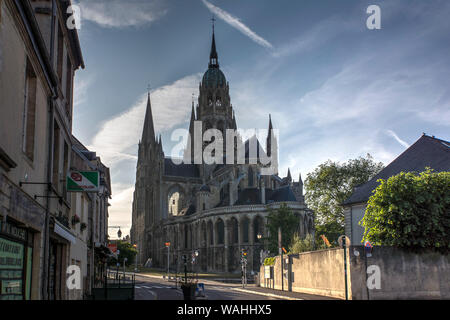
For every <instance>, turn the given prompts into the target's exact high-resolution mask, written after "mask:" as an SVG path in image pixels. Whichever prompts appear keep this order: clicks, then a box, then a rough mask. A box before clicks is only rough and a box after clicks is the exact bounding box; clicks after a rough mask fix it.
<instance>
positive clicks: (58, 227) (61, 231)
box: [53, 220, 77, 244]
mask: <svg viewBox="0 0 450 320" xmlns="http://www.w3.org/2000/svg"><path fill="white" fill-rule="evenodd" d="M53 231H54V232H55V233H56V234H57V235H59V236H61V237H63V238H64V239H66V240H67V241H70V242H72V243H73V244H75V243H76V242H77V239H76V238H75V236H74V235H73V234H72V233H71V232H70V231H69V230H68V229H67V228H66V227H65V226H63V225H62V224H61V223H59V222H58V221H57V220H55V227H54V229H53Z"/></svg>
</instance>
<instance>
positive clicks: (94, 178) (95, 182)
mask: <svg viewBox="0 0 450 320" xmlns="http://www.w3.org/2000/svg"><path fill="white" fill-rule="evenodd" d="M99 185H100V175H99V172H98V171H70V172H69V174H68V175H67V191H69V192H98V191H99Z"/></svg>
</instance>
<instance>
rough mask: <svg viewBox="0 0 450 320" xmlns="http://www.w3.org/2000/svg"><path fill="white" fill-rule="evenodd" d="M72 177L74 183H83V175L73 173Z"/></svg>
mask: <svg viewBox="0 0 450 320" xmlns="http://www.w3.org/2000/svg"><path fill="white" fill-rule="evenodd" d="M70 177H71V178H72V179H73V180H74V181H81V180H83V177H82V176H81V174H79V173H78V172H72V173H71V174H70Z"/></svg>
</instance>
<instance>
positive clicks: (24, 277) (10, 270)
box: [0, 222, 33, 300]
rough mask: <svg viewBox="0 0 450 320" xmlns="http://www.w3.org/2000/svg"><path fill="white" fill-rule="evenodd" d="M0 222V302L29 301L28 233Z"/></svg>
mask: <svg viewBox="0 0 450 320" xmlns="http://www.w3.org/2000/svg"><path fill="white" fill-rule="evenodd" d="M2 224H3V222H0V300H23V299H30V293H31V269H32V257H33V255H32V252H33V251H32V248H31V246H29V245H27V240H28V232H27V230H26V229H23V228H19V227H16V226H14V225H13V224H10V223H7V224H6V225H4V227H3V225H2Z"/></svg>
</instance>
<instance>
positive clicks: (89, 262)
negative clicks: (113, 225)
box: [68, 136, 112, 300]
mask: <svg viewBox="0 0 450 320" xmlns="http://www.w3.org/2000/svg"><path fill="white" fill-rule="evenodd" d="M72 142H73V145H72V158H71V165H70V166H71V169H72V170H76V171H99V172H100V192H98V193H88V192H72V193H71V201H70V203H71V210H70V214H71V216H70V221H71V222H72V233H73V234H74V236H75V238H76V241H75V242H74V243H72V245H71V246H70V257H69V259H70V264H71V265H77V266H78V267H80V270H81V276H82V281H81V288H80V289H74V290H70V292H69V297H68V298H69V299H71V300H80V299H83V298H84V297H85V296H86V295H90V294H92V288H93V286H94V278H97V279H98V278H100V279H103V274H102V273H103V271H104V268H105V265H104V264H103V262H102V261H101V259H99V257H98V255H97V254H96V250H98V249H100V248H104V249H106V248H107V246H108V216H109V214H108V207H109V203H108V200H109V199H110V198H111V194H112V192H111V182H110V181H111V179H110V174H109V168H108V167H106V166H105V165H104V164H103V163H102V162H101V159H100V157H98V156H97V155H96V152H92V151H90V150H88V149H87V148H86V147H85V146H84V145H83V144H82V143H81V142H80V141H79V140H78V139H77V138H75V137H74V136H72ZM75 217H77V218H78V219H77V220H78V222H76V223H74V221H77V220H75V219H74V218H75Z"/></svg>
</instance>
